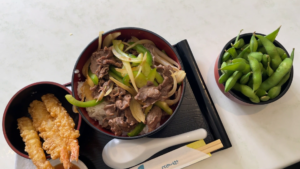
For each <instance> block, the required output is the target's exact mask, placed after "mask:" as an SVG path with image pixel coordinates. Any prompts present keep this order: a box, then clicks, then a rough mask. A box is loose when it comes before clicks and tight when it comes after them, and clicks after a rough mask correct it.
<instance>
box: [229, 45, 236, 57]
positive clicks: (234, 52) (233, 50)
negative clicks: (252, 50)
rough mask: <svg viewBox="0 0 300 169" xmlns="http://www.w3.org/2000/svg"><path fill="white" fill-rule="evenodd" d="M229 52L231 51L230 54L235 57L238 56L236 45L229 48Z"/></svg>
mask: <svg viewBox="0 0 300 169" xmlns="http://www.w3.org/2000/svg"><path fill="white" fill-rule="evenodd" d="M227 52H229V53H230V55H231V56H232V58H233V59H234V58H236V57H237V53H236V50H235V48H234V47H231V48H229V49H228V50H227Z"/></svg>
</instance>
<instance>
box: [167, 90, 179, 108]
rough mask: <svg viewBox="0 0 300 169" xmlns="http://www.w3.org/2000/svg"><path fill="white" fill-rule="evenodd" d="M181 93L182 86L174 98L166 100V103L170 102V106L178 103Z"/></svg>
mask: <svg viewBox="0 0 300 169" xmlns="http://www.w3.org/2000/svg"><path fill="white" fill-rule="evenodd" d="M180 94H181V86H180V87H179V89H178V91H177V94H176V97H175V99H174V100H166V103H167V104H168V106H172V105H174V104H176V103H177V102H178V101H179V99H180Z"/></svg>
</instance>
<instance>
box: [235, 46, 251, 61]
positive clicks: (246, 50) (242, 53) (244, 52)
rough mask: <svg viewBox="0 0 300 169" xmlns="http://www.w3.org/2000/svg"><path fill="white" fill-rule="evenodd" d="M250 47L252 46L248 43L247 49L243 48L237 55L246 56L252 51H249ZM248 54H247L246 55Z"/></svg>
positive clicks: (239, 56)
mask: <svg viewBox="0 0 300 169" xmlns="http://www.w3.org/2000/svg"><path fill="white" fill-rule="evenodd" d="M248 49H250V46H249V45H248V46H247V47H246V48H245V49H243V50H242V52H241V53H240V54H239V55H238V56H237V57H238V58H244V56H245V55H246V54H247V53H249V52H250V51H248ZM246 56H247V55H246Z"/></svg>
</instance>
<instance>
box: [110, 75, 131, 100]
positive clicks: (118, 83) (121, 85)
mask: <svg viewBox="0 0 300 169" xmlns="http://www.w3.org/2000/svg"><path fill="white" fill-rule="evenodd" d="M109 79H110V80H111V81H113V82H114V83H115V84H116V85H118V86H119V87H121V88H123V89H124V90H126V91H128V92H129V93H130V94H131V95H132V96H135V95H136V91H135V90H134V89H132V88H130V87H128V86H126V85H124V84H123V83H121V82H119V81H118V80H116V79H115V78H113V77H109Z"/></svg>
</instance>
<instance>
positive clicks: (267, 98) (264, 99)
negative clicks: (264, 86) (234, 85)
mask: <svg viewBox="0 0 300 169" xmlns="http://www.w3.org/2000/svg"><path fill="white" fill-rule="evenodd" d="M269 99H270V97H269V96H262V97H261V98H260V100H261V101H263V102H266V101H268V100H269Z"/></svg>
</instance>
